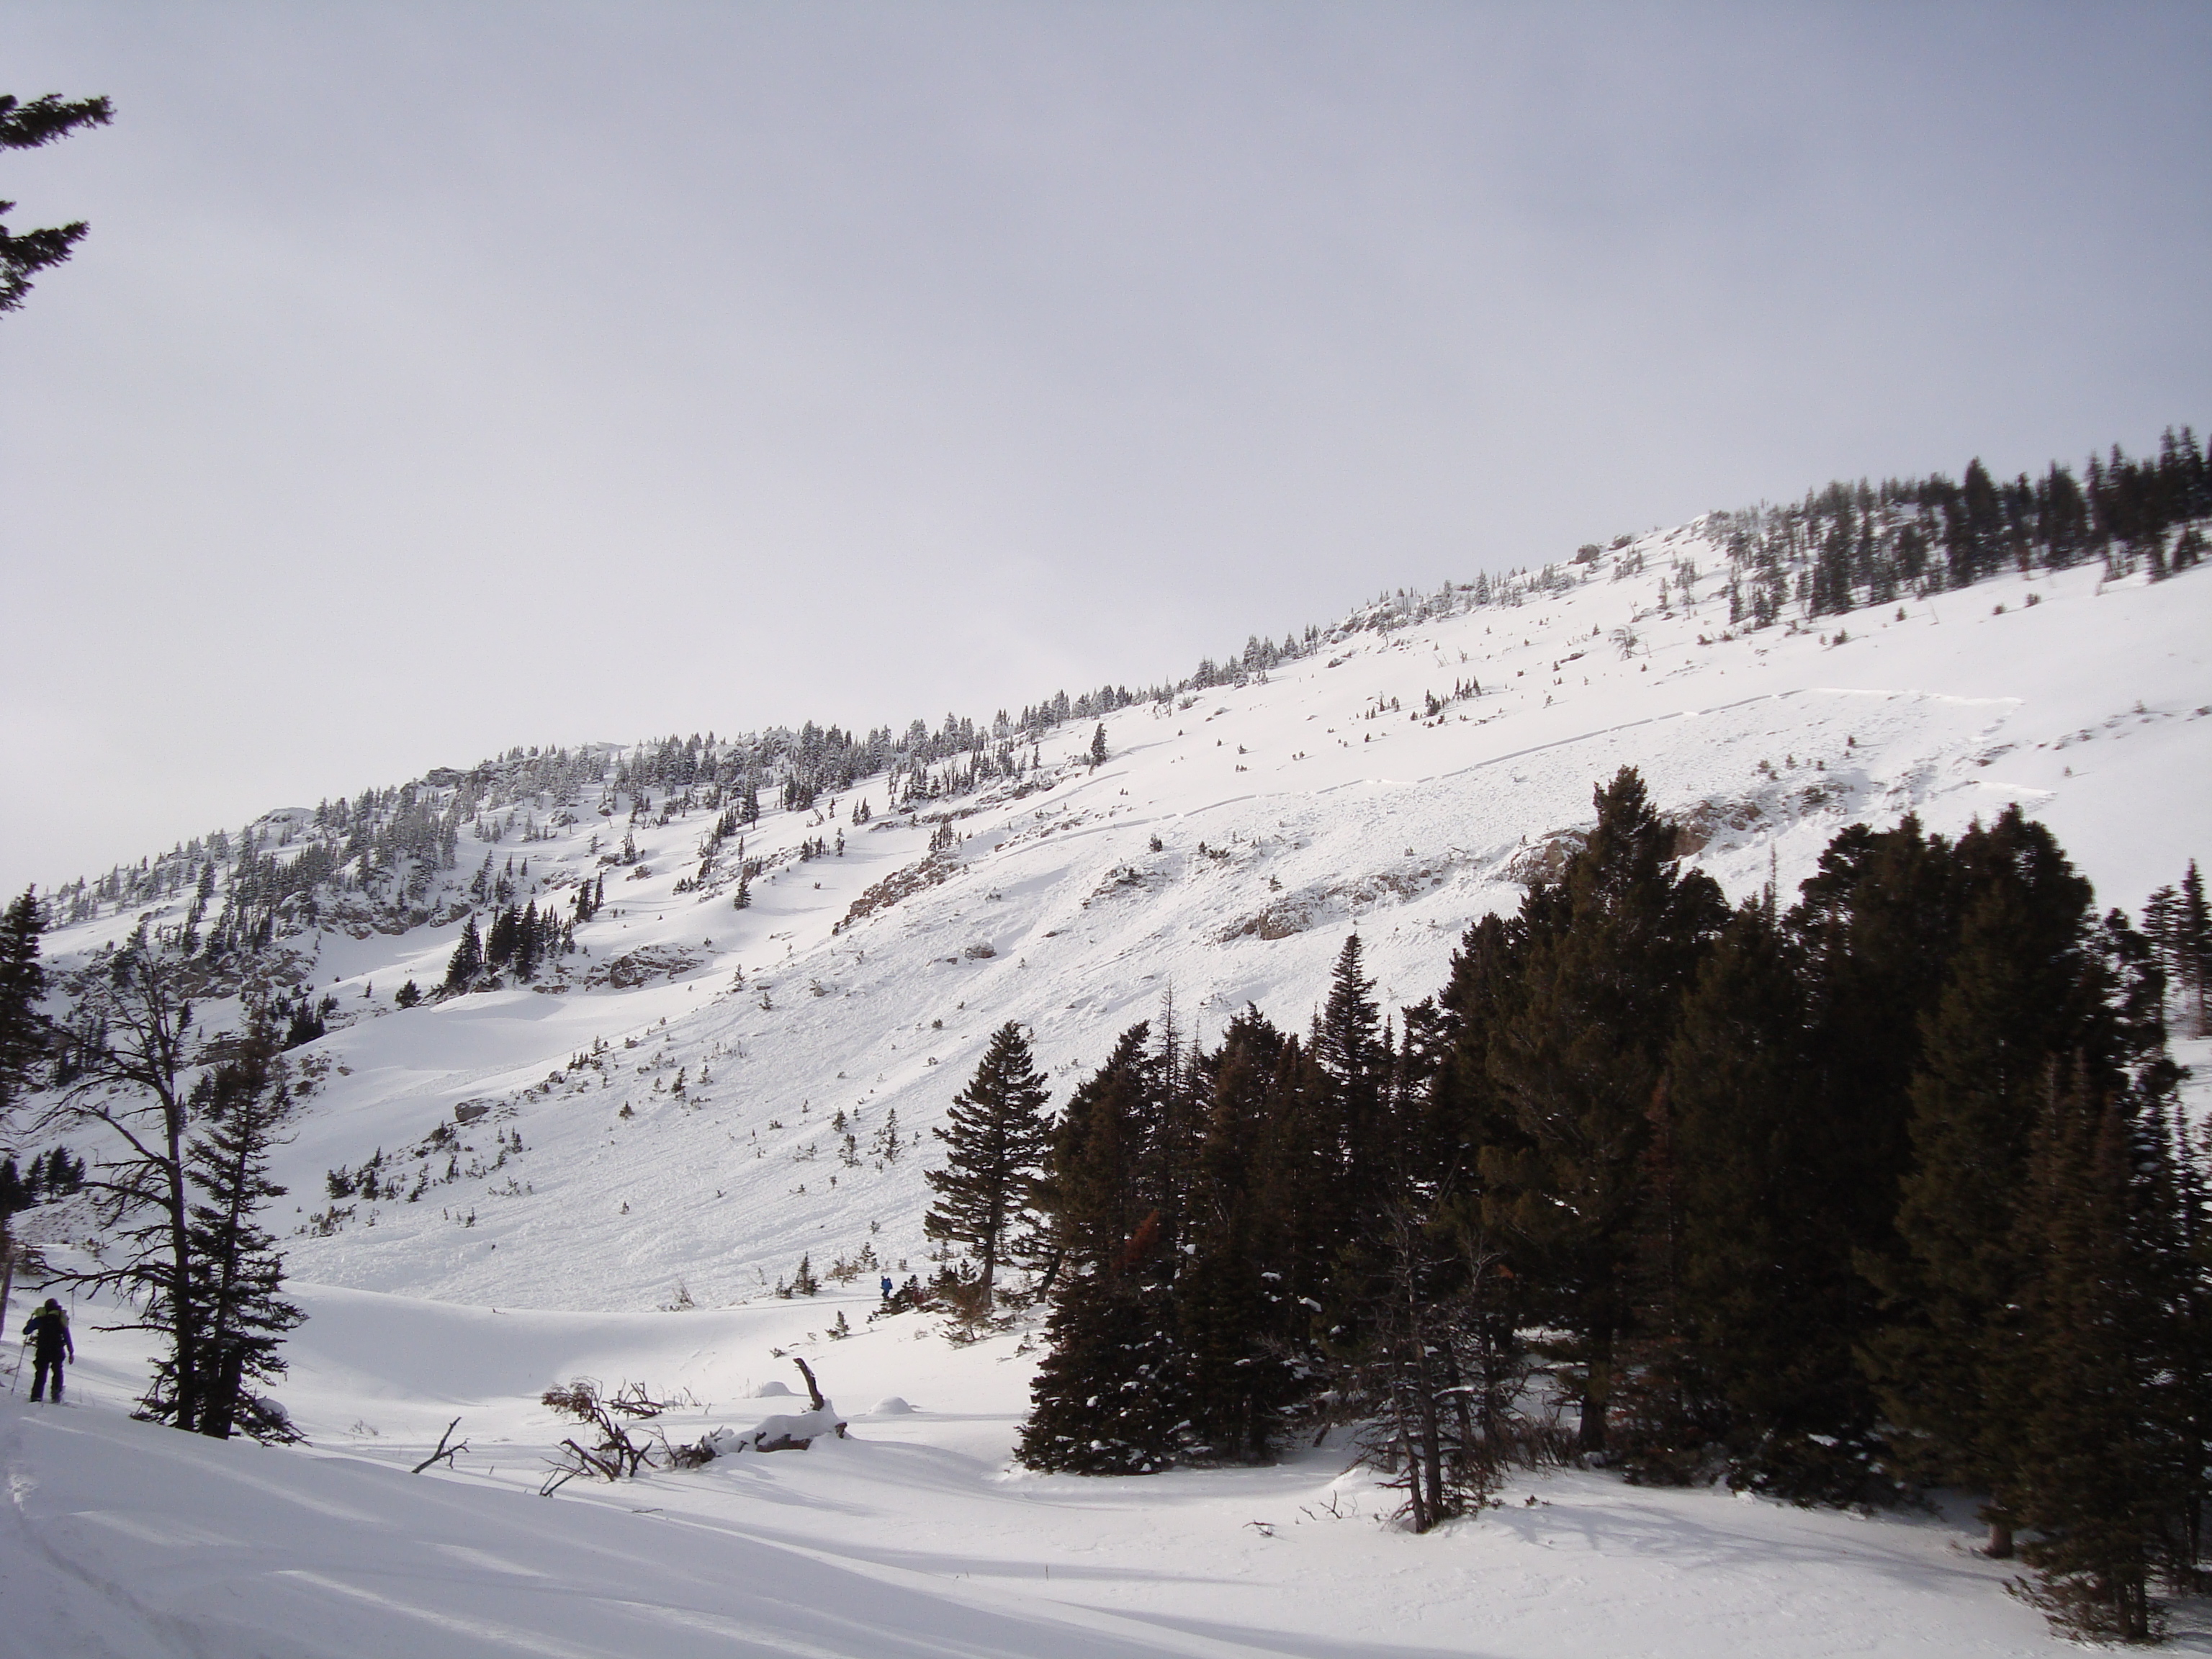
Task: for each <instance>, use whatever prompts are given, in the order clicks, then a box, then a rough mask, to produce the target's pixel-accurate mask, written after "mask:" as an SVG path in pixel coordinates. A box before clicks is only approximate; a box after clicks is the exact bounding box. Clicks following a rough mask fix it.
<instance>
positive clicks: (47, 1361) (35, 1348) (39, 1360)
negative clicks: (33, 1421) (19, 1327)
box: [23, 1297, 76, 1406]
mask: <svg viewBox="0 0 2212 1659" xmlns="http://www.w3.org/2000/svg"><path fill="white" fill-rule="evenodd" d="M23 1337H24V1340H26V1341H27V1342H29V1343H30V1344H31V1358H32V1361H33V1370H32V1372H31V1401H32V1403H33V1404H34V1405H35V1404H36V1403H37V1402H38V1401H40V1399H41V1398H43V1397H44V1396H45V1395H46V1378H47V1377H48V1376H52V1378H53V1379H54V1404H56V1405H57V1406H58V1405H60V1404H61V1403H62V1358H63V1356H64V1355H65V1354H66V1355H67V1356H68V1357H69V1359H70V1363H71V1364H75V1363H76V1343H75V1342H73V1341H72V1340H70V1328H69V1316H68V1315H67V1314H65V1313H64V1312H63V1311H62V1304H60V1303H58V1302H57V1301H55V1300H54V1299H53V1297H47V1298H46V1306H45V1307H43V1308H41V1309H40V1310H38V1312H36V1313H34V1314H33V1315H32V1316H31V1320H30V1322H29V1323H28V1324H27V1325H25V1326H24V1327H23Z"/></svg>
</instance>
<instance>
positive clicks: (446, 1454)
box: [407, 1417, 469, 1474]
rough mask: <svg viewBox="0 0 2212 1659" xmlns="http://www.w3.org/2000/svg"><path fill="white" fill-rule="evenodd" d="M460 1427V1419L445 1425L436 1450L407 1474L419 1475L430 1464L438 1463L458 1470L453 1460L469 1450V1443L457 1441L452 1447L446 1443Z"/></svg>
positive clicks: (457, 1465)
mask: <svg viewBox="0 0 2212 1659" xmlns="http://www.w3.org/2000/svg"><path fill="white" fill-rule="evenodd" d="M460 1426H461V1419H459V1418H458V1417H457V1418H455V1419H453V1421H452V1422H450V1423H448V1424H447V1425H446V1431H445V1433H443V1434H441V1435H440V1436H439V1437H438V1449H437V1450H435V1451H434V1452H432V1453H431V1454H430V1455H428V1457H426V1458H424V1459H423V1460H422V1462H419V1463H417V1464H416V1466H415V1467H414V1468H411V1469H410V1470H408V1471H407V1473H408V1474H422V1471H423V1470H425V1469H427V1468H429V1467H430V1465H431V1464H433V1463H438V1462H442V1463H444V1464H445V1466H446V1467H447V1468H449V1469H456V1468H459V1464H457V1463H455V1462H453V1460H454V1459H455V1458H456V1457H458V1456H459V1455H461V1454H462V1453H463V1452H465V1451H466V1450H467V1449H469V1443H468V1442H467V1441H465V1440H462V1441H457V1442H455V1443H453V1444H452V1445H447V1441H448V1440H452V1439H453V1431H454V1430H455V1429H458V1428H459V1427H460Z"/></svg>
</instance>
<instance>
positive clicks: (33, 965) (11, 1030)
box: [0, 887, 46, 1124]
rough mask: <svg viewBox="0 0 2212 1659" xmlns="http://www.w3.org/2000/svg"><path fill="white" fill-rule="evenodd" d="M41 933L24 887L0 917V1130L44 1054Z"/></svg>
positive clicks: (33, 897)
mask: <svg viewBox="0 0 2212 1659" xmlns="http://www.w3.org/2000/svg"><path fill="white" fill-rule="evenodd" d="M45 927H46V921H45V917H44V915H43V913H42V911H41V910H40V905H39V901H38V896H37V894H36V893H35V892H33V890H32V889H30V888H28V887H26V888H25V889H24V890H22V892H21V894H19V895H18V896H16V897H15V900H14V902H11V903H10V904H9V906H8V908H7V910H6V912H5V913H4V914H0V1124H4V1123H5V1121H6V1120H7V1115H8V1112H9V1108H10V1107H11V1106H12V1105H13V1104H14V1103H15V1100H16V1099H17V1098H18V1097H20V1096H21V1094H22V1093H23V1091H24V1090H25V1088H26V1087H27V1085H29V1083H30V1082H31V1079H32V1076H33V1072H34V1071H35V1069H36V1067H37V1065H38V1062H39V1060H40V1057H41V1056H42V1055H43V1054H45V1052H46V1015H45V1013H44V1012H42V1010H41V1008H40V1004H41V1003H42V1002H44V1000H46V969H45V967H44V965H43V964H42V963H40V960H39V939H40V933H43V932H44V930H45Z"/></svg>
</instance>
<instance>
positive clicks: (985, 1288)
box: [922, 1020, 1051, 1309]
mask: <svg viewBox="0 0 2212 1659" xmlns="http://www.w3.org/2000/svg"><path fill="white" fill-rule="evenodd" d="M1048 1098H1049V1094H1048V1091H1047V1090H1046V1088H1045V1085H1044V1079H1042V1078H1041V1077H1039V1076H1038V1075H1037V1072H1036V1063H1035V1061H1034V1060H1032V1059H1031V1057H1030V1046H1029V1041H1028V1039H1027V1038H1026V1037H1024V1036H1023V1035H1022V1028H1021V1026H1020V1025H1019V1024H1017V1023H1016V1022H1015V1021H1012V1020H1008V1021H1007V1022H1006V1024H1004V1025H1001V1026H1000V1028H999V1029H998V1030H996V1031H994V1032H993V1033H992V1035H991V1042H990V1046H989V1047H988V1048H986V1049H985V1050H984V1053H983V1059H982V1061H981V1064H979V1065H978V1066H976V1068H975V1076H974V1077H973V1078H972V1079H969V1084H968V1086H967V1087H966V1088H965V1089H963V1090H962V1091H960V1092H959V1093H958V1094H957V1095H956V1096H954V1097H953V1100H952V1106H951V1110H950V1111H949V1112H948V1113H947V1114H946V1116H945V1125H944V1127H941V1128H939V1129H937V1130H936V1131H934V1133H935V1134H936V1136H937V1138H938V1139H939V1140H942V1141H943V1142H944V1143H945V1147H946V1150H947V1153H948V1157H949V1161H948V1163H947V1164H946V1165H945V1168H944V1169H942V1170H930V1171H928V1173H927V1176H926V1179H927V1181H928V1182H929V1185H930V1188H931V1189H932V1190H933V1192H935V1193H936V1194H937V1198H936V1200H935V1201H934V1202H933V1204H932V1205H931V1206H930V1208H929V1212H928V1214H927V1215H926V1216H925V1217H923V1218H922V1231H924V1232H925V1233H927V1235H928V1236H929V1237H932V1238H937V1239H944V1240H945V1241H947V1242H949V1243H956V1244H958V1245H960V1246H961V1247H962V1248H963V1249H967V1250H968V1251H969V1252H970V1253H971V1254H973V1255H975V1258H976V1260H977V1261H978V1263H979V1264H980V1265H981V1279H980V1280H979V1283H978V1299H979V1301H980V1303H981V1306H982V1307H983V1308H985V1309H988V1308H989V1307H990V1306H991V1303H992V1297H993V1294H994V1285H995V1283H996V1281H997V1278H998V1271H999V1266H1000V1263H1001V1262H1002V1261H1005V1260H1006V1247H1007V1244H1008V1243H1009V1240H1010V1237H1012V1235H1013V1234H1014V1233H1015V1232H1016V1231H1019V1230H1023V1229H1026V1228H1027V1227H1029V1226H1030V1225H1034V1215H1035V1211H1034V1200H1033V1198H1032V1188H1034V1186H1035V1184H1036V1178H1037V1176H1039V1175H1040V1174H1041V1173H1042V1170H1043V1168H1044V1159H1045V1153H1046V1151H1047V1148H1048V1145H1049V1139H1050V1133H1051V1129H1050V1125H1049V1123H1048V1121H1047V1119H1046V1118H1045V1116H1044V1107H1045V1103H1046V1101H1047V1100H1048Z"/></svg>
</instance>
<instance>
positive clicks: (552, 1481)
mask: <svg viewBox="0 0 2212 1659" xmlns="http://www.w3.org/2000/svg"><path fill="white" fill-rule="evenodd" d="M538 1398H539V1400H540V1401H541V1402H542V1403H543V1404H544V1405H545V1406H548V1407H550V1408H551V1409H552V1410H554V1411H556V1412H558V1413H561V1415H562V1416H563V1417H567V1418H572V1419H574V1420H575V1421H577V1422H579V1423H581V1424H584V1425H586V1426H587V1427H590V1428H593V1429H596V1430H598V1431H599V1442H598V1443H597V1444H596V1445H592V1446H588V1447H586V1446H584V1445H582V1444H580V1443H578V1442H577V1441H576V1439H575V1438H574V1437H573V1436H572V1437H569V1438H568V1439H565V1440H563V1441H562V1443H561V1449H562V1451H563V1452H565V1453H566V1454H567V1457H566V1458H565V1459H564V1460H563V1461H561V1462H556V1464H555V1465H554V1467H553V1472H552V1474H550V1475H548V1476H547V1477H546V1480H545V1484H544V1486H540V1487H539V1488H538V1492H539V1493H540V1495H541V1496H544V1497H549V1498H550V1496H552V1494H553V1493H555V1492H558V1491H559V1490H560V1489H561V1488H562V1486H565V1485H566V1484H567V1483H568V1481H570V1480H574V1478H575V1477H576V1476H577V1475H580V1474H591V1475H596V1476H598V1477H599V1479H600V1480H625V1479H629V1478H631V1477H634V1476H635V1474H637V1472H638V1471H639V1470H640V1469H641V1468H650V1467H652V1463H653V1448H654V1443H653V1440H651V1439H646V1440H640V1439H638V1438H637V1437H635V1435H633V1434H632V1432H631V1425H634V1424H636V1423H640V1422H644V1421H647V1420H650V1419H653V1418H656V1417H658V1416H659V1415H660V1414H661V1413H663V1412H665V1411H666V1410H667V1409H668V1407H669V1404H670V1402H669V1401H664V1400H655V1399H653V1397H652V1396H651V1395H648V1394H647V1392H646V1389H645V1385H644V1384H643V1383H625V1384H623V1386H622V1387H621V1388H619V1389H616V1390H615V1392H614V1393H612V1394H605V1393H603V1392H601V1390H600V1388H599V1383H596V1382H594V1381H592V1379H591V1378H590V1377H586V1376H580V1377H577V1378H574V1380H573V1381H571V1382H570V1383H568V1385H567V1386H566V1387H565V1388H562V1387H556V1388H550V1389H546V1390H545V1392H544V1394H543V1395H539V1396H538ZM455 1421H457V1422H458V1421H459V1419H455ZM660 1443H661V1444H662V1445H664V1446H665V1444H666V1440H665V1437H664V1438H663V1439H662V1440H661V1442H660Z"/></svg>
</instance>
